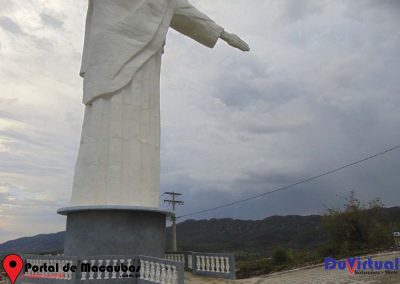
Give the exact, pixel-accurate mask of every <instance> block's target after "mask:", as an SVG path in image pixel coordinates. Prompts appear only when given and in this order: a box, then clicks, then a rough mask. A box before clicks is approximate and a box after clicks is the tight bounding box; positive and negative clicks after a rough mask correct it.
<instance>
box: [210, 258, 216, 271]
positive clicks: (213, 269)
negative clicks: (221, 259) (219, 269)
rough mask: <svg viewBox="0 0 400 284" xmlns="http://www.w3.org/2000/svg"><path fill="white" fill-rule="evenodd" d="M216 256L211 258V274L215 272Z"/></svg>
mask: <svg viewBox="0 0 400 284" xmlns="http://www.w3.org/2000/svg"><path fill="white" fill-rule="evenodd" d="M214 259H215V258H214V256H210V267H211V272H215V261H214Z"/></svg>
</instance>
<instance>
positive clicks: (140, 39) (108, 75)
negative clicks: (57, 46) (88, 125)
mask: <svg viewBox="0 0 400 284" xmlns="http://www.w3.org/2000/svg"><path fill="white" fill-rule="evenodd" d="M175 5H176V2H175V0H90V2H89V9H88V15H87V22H86V34H85V46H84V52H83V58H82V67H81V76H83V77H84V79H85V80H84V92H83V93H84V95H83V103H84V104H88V103H90V102H91V101H92V100H93V99H95V98H96V97H98V96H101V95H105V94H109V93H112V92H115V91H116V90H119V89H121V88H122V87H124V86H125V85H127V84H128V83H129V81H130V80H132V77H133V75H134V74H135V73H136V72H137V71H138V69H139V68H140V67H141V66H143V64H144V63H145V62H146V61H147V60H149V58H151V57H152V56H153V55H154V54H155V53H156V52H157V51H159V50H160V48H161V47H162V45H163V44H164V40H165V36H166V33H167V31H168V28H169V25H170V22H171V19H172V17H173V14H174V9H175Z"/></svg>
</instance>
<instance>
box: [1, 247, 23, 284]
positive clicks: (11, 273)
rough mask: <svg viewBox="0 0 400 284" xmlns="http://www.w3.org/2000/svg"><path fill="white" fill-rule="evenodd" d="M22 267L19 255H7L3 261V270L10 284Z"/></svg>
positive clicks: (13, 281)
mask: <svg viewBox="0 0 400 284" xmlns="http://www.w3.org/2000/svg"><path fill="white" fill-rule="evenodd" d="M23 266H24V261H23V260H22V258H21V257H20V256H19V255H16V254H9V255H7V256H6V257H5V258H4V259H3V268H4V271H5V272H6V273H7V275H8V278H10V280H11V283H12V284H14V283H15V280H17V277H18V275H19V273H20V272H21V270H22V267H23Z"/></svg>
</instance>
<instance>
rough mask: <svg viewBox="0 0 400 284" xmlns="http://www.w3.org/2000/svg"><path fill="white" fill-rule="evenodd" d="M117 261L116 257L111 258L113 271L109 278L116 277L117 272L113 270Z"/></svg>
mask: <svg viewBox="0 0 400 284" xmlns="http://www.w3.org/2000/svg"><path fill="white" fill-rule="evenodd" d="M117 262H118V260H117V259H113V264H112V266H113V272H112V274H111V279H116V278H117V272H116V271H115V266H117Z"/></svg>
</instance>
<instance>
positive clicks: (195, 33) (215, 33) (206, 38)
mask: <svg viewBox="0 0 400 284" xmlns="http://www.w3.org/2000/svg"><path fill="white" fill-rule="evenodd" d="M171 27H172V28H173V29H175V30H176V31H178V32H180V33H182V34H184V35H186V36H188V37H190V38H192V39H194V40H196V41H197V42H199V43H201V44H203V45H205V46H208V47H210V48H212V47H214V46H215V44H216V43H217V41H218V39H219V38H221V39H222V40H224V41H226V42H227V43H228V44H229V45H231V46H233V47H236V48H239V49H241V50H243V51H249V50H250V49H249V46H248V45H247V43H245V42H244V41H243V40H241V39H240V38H239V37H238V36H237V35H234V34H231V33H228V32H226V31H224V29H223V28H222V27H221V26H219V25H217V24H216V23H215V22H214V21H213V20H212V19H210V18H209V17H208V16H207V15H205V14H204V13H202V12H200V11H199V10H197V9H196V8H195V7H194V6H193V5H192V4H190V3H189V2H188V1H187V0H177V5H176V9H175V13H174V17H173V18H172V21H171Z"/></svg>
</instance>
